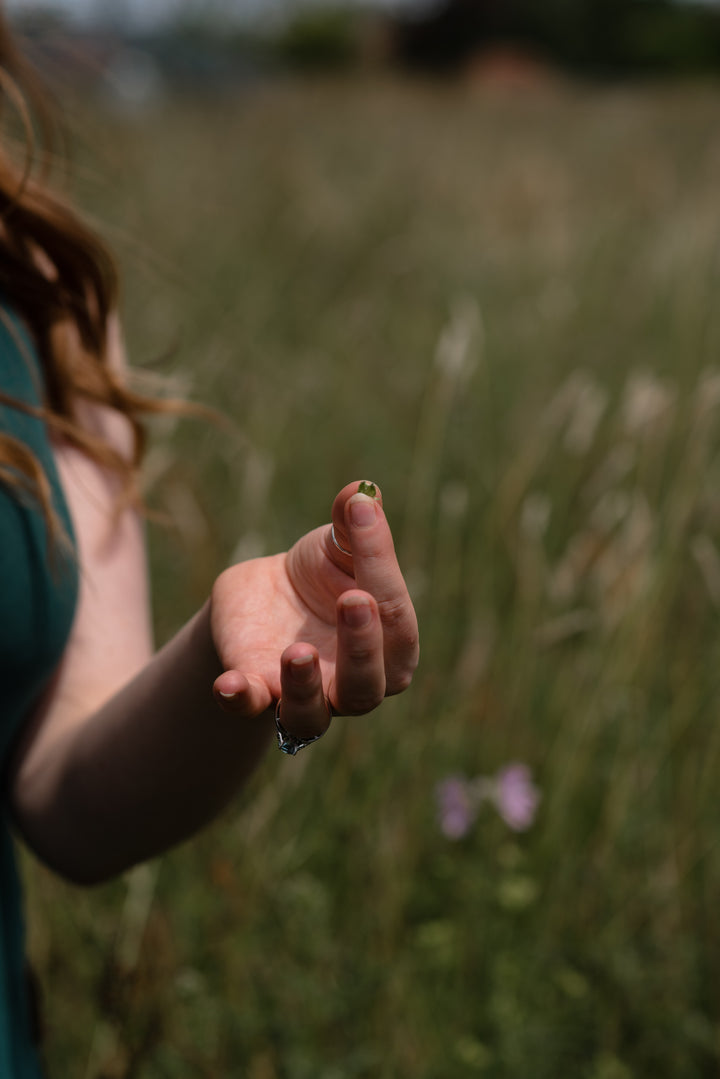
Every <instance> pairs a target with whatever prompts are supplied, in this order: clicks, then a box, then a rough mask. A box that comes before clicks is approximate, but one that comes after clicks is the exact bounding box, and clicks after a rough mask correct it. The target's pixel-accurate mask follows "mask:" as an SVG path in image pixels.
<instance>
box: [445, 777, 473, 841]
mask: <svg viewBox="0 0 720 1079" xmlns="http://www.w3.org/2000/svg"><path fill="white" fill-rule="evenodd" d="M435 793H436V797H437V806H438V817H439V821H440V829H441V831H442V833H443V835H445V836H447V838H448V839H462V838H463V836H465V835H467V833H468V832H469V831H470V827H471V825H472V823H473V821H474V820H475V815H476V813H477V804H476V803H477V799H475V798H474V797H473V791H472V787H471V786H470V784H469V783H468V781H467V780H466V779H464V778H463V777H462V776H448V778H447V779H444V780H443V781H442V782H441V783H438V785H437V788H436V792H435Z"/></svg>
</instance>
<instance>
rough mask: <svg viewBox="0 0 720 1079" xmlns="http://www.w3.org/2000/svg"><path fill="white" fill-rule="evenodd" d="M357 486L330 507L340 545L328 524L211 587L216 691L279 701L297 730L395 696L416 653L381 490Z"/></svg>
mask: <svg viewBox="0 0 720 1079" xmlns="http://www.w3.org/2000/svg"><path fill="white" fill-rule="evenodd" d="M358 486H359V485H358V483H357V482H355V483H351V484H348V486H346V487H344V488H343V490H342V491H341V492H340V494H339V495H338V496H337V498H336V499H335V502H334V504H333V508H332V521H333V529H334V535H335V540H336V541H337V542H335V541H334V540H333V532H332V530H331V527H330V525H325V526H323V527H321V528H317V529H315V530H314V531H313V532H309V533H308V534H307V535H305V536H303V538H302V539H301V540H299V541H298V542H297V543H296V544H295V546H294V547H292V548H291V550H290V551H288V552H287V553H286V554H280V555H275V556H273V557H270V558H258V559H254V560H253V561H250V562H243V563H240V564H239V565H236V566H232V567H231V568H230V569H228V570H226V571H225V572H224V573H223V574H222V575H221V576H220V577H219V578H218V580H217V581H216V583H215V586H214V588H213V593H212V599H211V609H210V618H211V632H212V637H213V641H214V644H215V648H216V650H217V654H218V658H219V660H220V663H221V665H222V667H223V670H224V673H223V674H221V675H220V677H219V678H218V679H217V680H216V682H215V687H214V688H215V693H216V696H217V698H218V700H219V701H220V702H221V703H222V704H223V707H225V708H226V709H229V710H231V711H233V712H235V713H236V714H237V713H240V714H243V715H247V716H254V715H259V714H260V713H261V712H264V711H266V710H267V709H269V708H271V707H273V706H274V704H275V702H276V701H277V700H278V699H282V705H281V718H282V725H283V727H284V728H285V729H286V730H287V731H288V732H289V733H290V734H291V735H293V736H295V737H297V738H301V739H306V738H311V737H313V736H315V735H319V734H322V733H324V731H325V730H327V727H328V726H329V724H330V715H331V713H330V709H332V711H333V712H334V713H338V714H341V715H361V714H363V713H366V712H370V711H372V709H373V708H376V707H377V706H378V705H379V704H380V702H381V701H382V700H383V698H384V697H386V696H389V695H390V694H393V693H400V692H401V691H402V690H404V689H406V688H407V687H408V686H409V684H410V682H411V680H412V675H413V671H414V670H415V667H416V666H417V662H418V629H417V620H416V617H415V612H414V610H413V606H412V603H411V601H410V596H409V595H408V591H407V587H406V585H405V581H404V580H403V576H402V573H401V572H400V567H399V566H398V563H397V558H396V557H395V549H394V546H393V541H392V535H391V533H390V528H389V526H388V523H387V520H386V518H385V514H384V513H383V509H382V501H381V496H380V494H379V492H378V493H377V496H376V497H375V498H372V497H370V496H369V495H366V494H360V493H358ZM343 549H344V550H343ZM346 552H352V553H351V554H350V553H346Z"/></svg>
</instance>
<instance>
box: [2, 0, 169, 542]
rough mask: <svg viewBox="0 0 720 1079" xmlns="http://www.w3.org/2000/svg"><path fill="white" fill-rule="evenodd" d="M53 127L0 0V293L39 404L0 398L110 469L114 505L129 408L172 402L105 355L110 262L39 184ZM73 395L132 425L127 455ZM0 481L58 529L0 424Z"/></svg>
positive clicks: (20, 451) (130, 484)
mask: <svg viewBox="0 0 720 1079" xmlns="http://www.w3.org/2000/svg"><path fill="white" fill-rule="evenodd" d="M8 109H10V112H11V115H12V120H13V122H14V124H15V126H17V122H18V120H19V122H20V125H21V130H22V133H23V137H22V139H21V140H20V142H19V144H17V145H15V147H14V152H13V151H12V150H11V145H12V140H11V139H10V137H9V135H8V133H7V127H8V123H7V113H8ZM36 132H37V133H38V134H39V139H37V140H36ZM57 133H58V125H57V122H56V119H55V117H54V116H53V115H52V114H51V112H50V110H49V107H48V105H47V99H46V96H45V93H44V91H43V89H42V86H41V84H40V83H39V81H38V78H37V76H36V74H35V72H34V70H33V68H32V67H31V65H30V64H29V62H28V61H27V59H26V58H25V56H24V55H23V53H22V51H21V50H20V48H19V47H18V45H17V44H16V42H15V41H14V39H13V35H12V33H11V31H10V27H9V25H8V22H7V19H6V17H5V13H4V10H3V5H2V0H0V292H1V293H2V294H3V295H4V297H5V298H6V300H7V302H8V304H9V305H10V306H11V308H12V309H13V310H14V311H15V312H16V313H17V314H18V315H20V316H21V318H22V319H23V320H24V322H25V324H26V326H27V327H28V328H29V329H30V331H31V334H32V337H33V339H34V342H35V344H36V346H37V351H38V355H39V358H40V362H41V365H42V371H43V382H44V404H43V407H42V408H41V409H33V408H32V407H30V406H27V405H23V404H20V403H18V402H16V401H14V400H12V399H10V398H9V397H8V396H7V395H6V394H4V393H3V392H2V389H1V388H0V403H2V404H5V405H10V406H12V407H16V408H21V409H22V410H24V411H25V412H29V413H31V414H33V415H39V416H40V417H41V418H42V419H43V420H44V421H45V423H46V424H47V425H48V428H49V429H50V430H51V431H52V432H54V433H56V434H58V435H61V436H62V437H63V438H64V439H65V440H66V441H67V442H69V443H70V444H72V445H74V446H76V447H78V448H79V449H80V450H82V451H83V452H84V453H86V454H87V455H88V456H89V457H91V458H92V459H93V460H95V461H97V462H98V464H100V465H102V466H104V467H106V468H108V469H110V470H111V471H112V472H114V473H115V474H116V475H117V477H118V479H119V482H120V496H119V502H118V504H119V505H124V504H127V503H128V502H136V501H138V493H137V483H136V479H137V470H138V466H139V464H140V460H141V458H142V455H143V449H144V442H145V439H144V432H143V427H142V424H141V422H140V420H139V416H140V414H141V413H143V412H158V411H165V410H166V409H167V408H168V407H172V405H171V403H170V402H160V401H153V400H151V399H148V398H146V397H144V396H141V395H139V394H136V393H133V392H132V391H131V390H130V389H128V388H127V387H126V386H125V385H124V384H123V381H122V377H121V375H120V374H119V373H118V372H117V371H116V370H115V369H114V368H113V367H112V366H111V365H110V363H109V362H108V361H109V348H108V331H109V326H110V321H111V317H112V315H113V313H114V311H115V308H116V306H117V299H118V278H117V271H116V268H115V263H114V261H113V258H112V256H111V254H110V253H109V251H108V249H107V248H106V246H105V244H104V243H103V242H102V240H101V239H100V238H99V236H97V235H96V234H95V232H93V230H92V229H91V228H89V227H88V226H87V225H86V224H85V223H84V222H83V221H82V220H81V218H80V217H79V216H78V214H77V213H76V212H75V210H74V209H73V208H72V207H71V206H70V205H69V204H68V203H67V202H66V201H65V200H64V199H63V198H62V197H61V196H60V195H59V194H57V193H55V192H54V191H53V190H52V189H51V187H50V185H49V182H48V176H49V173H50V166H51V161H52V158H53V153H52V151H53V147H54V145H55V144H56V142H57ZM16 142H17V140H16ZM2 315H3V312H2V311H0V317H2ZM83 402H86V403H90V404H96V405H104V406H109V407H110V408H111V409H114V410H116V411H117V412H119V413H121V414H122V415H123V416H125V417H126V418H127V420H128V421H129V424H130V428H131V431H132V451H131V454H130V455H129V456H125V455H123V453H121V452H120V451H119V450H118V449H116V448H114V447H113V446H111V445H110V444H109V443H108V442H107V441H105V440H104V439H103V438H102V437H101V436H100V435H98V434H96V433H93V431H91V430H89V429H88V427H87V426H83V424H82V423H81V422H80V420H79V418H78V405H81V404H82V403H83ZM0 482H2V483H3V484H4V485H6V486H7V487H9V488H11V489H12V490H14V491H15V492H16V493H17V494H18V496H20V497H23V496H27V495H29V494H30V495H32V496H34V497H35V498H36V499H37V500H38V501H39V504H40V506H41V508H42V511H43V514H44V516H45V519H46V522H47V524H48V526H49V530H50V534H51V535H53V536H55V535H57V534H58V521H57V518H56V517H55V514H54V512H53V508H52V502H51V496H50V488H49V484H48V481H47V478H46V477H45V476H44V474H43V470H42V468H41V466H40V464H39V462H38V461H37V460H36V459H35V457H34V455H33V454H32V453H31V452H30V450H29V449H28V448H27V447H26V446H24V445H23V444H22V443H21V442H19V441H18V440H17V439H14V438H12V437H10V436H9V435H6V434H3V433H1V432H0Z"/></svg>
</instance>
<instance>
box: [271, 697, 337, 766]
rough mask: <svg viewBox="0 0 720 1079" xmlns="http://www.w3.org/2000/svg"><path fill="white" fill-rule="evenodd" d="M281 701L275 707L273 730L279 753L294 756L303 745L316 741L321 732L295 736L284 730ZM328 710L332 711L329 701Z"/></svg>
mask: <svg viewBox="0 0 720 1079" xmlns="http://www.w3.org/2000/svg"><path fill="white" fill-rule="evenodd" d="M281 703H282V701H278V702H277V707H276V709H275V730H276V731H277V740H278V748H279V749H280V752H281V753H287V754H288V756H290V757H294V756H295V754H296V753H299V752H300V750H301V749H305V746H310V745H312V743H313V742H317V740H318V738H322V734H314V735H313V736H312V738H296V737H295V735H294V734H290V732H289V731H286V730H285V728H284V727H283V725H282V723H281V722H280V705H281ZM328 711H330V712H331V711H332V710H331V709H330V705H329V702H328ZM324 733H325V732H324V731H323V734H324Z"/></svg>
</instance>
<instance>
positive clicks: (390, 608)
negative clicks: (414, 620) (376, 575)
mask: <svg viewBox="0 0 720 1079" xmlns="http://www.w3.org/2000/svg"><path fill="white" fill-rule="evenodd" d="M378 610H379V611H380V618H381V619H382V623H383V625H384V626H386V627H388V628H392V627H393V626H398V625H401V624H402V623H403V622H405V621H406V619H407V602H406V601H405V600H404V599H384V600H380V602H379V603H378Z"/></svg>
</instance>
